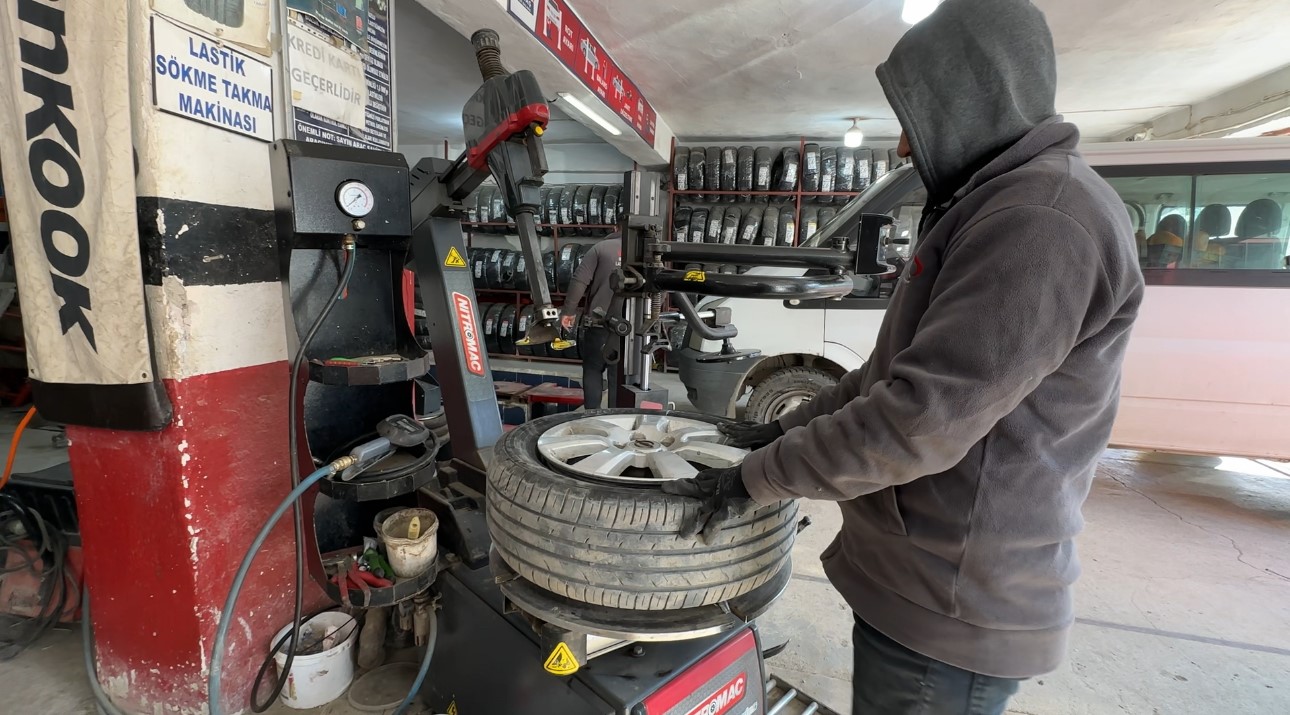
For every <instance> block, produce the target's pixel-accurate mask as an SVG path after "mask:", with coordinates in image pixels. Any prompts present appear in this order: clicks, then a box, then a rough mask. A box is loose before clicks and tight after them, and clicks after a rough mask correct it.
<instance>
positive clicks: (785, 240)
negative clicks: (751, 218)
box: [762, 205, 797, 246]
mask: <svg viewBox="0 0 1290 715" xmlns="http://www.w3.org/2000/svg"><path fill="white" fill-rule="evenodd" d="M762 220H763V221H764V220H765V219H762ZM796 239H797V212H796V211H795V210H793V207H792V206H791V205H790V206H785V207H784V208H782V209H780V210H779V232H778V234H777V235H776V237H775V245H777V246H792V245H793V241H794V240H796Z"/></svg>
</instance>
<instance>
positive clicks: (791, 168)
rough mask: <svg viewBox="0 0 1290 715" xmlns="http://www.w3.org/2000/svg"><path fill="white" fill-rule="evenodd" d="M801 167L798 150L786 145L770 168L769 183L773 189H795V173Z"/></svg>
mask: <svg viewBox="0 0 1290 715" xmlns="http://www.w3.org/2000/svg"><path fill="white" fill-rule="evenodd" d="M800 168H801V156H800V152H798V150H797V149H795V148H793V147H788V148H787V149H785V150H784V151H782V152H780V155H779V158H778V159H776V160H775V166H774V169H773V170H772V174H773V175H772V177H771V185H772V186H773V188H774V190H775V191H797V174H798V169H800Z"/></svg>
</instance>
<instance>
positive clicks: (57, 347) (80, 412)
mask: <svg viewBox="0 0 1290 715" xmlns="http://www.w3.org/2000/svg"><path fill="white" fill-rule="evenodd" d="M128 34H129V33H128V26H127V9H126V3H120V2H54V1H53V0H16V2H6V3H4V5H3V7H0V53H2V54H3V61H2V62H0V82H2V83H3V85H4V86H6V87H10V88H12V89H11V91H6V92H0V126H4V127H6V130H5V131H4V132H0V163H2V164H3V166H4V167H5V180H6V181H5V193H6V198H7V200H8V209H9V220H10V228H11V229H12V230H11V236H12V239H13V252H14V262H15V265H16V267H17V273H18V290H19V293H20V295H21V296H22V308H23V329H24V332H25V334H26V342H27V366H28V372H29V375H30V377H31V379H32V389H33V394H34V396H35V399H36V405H37V407H38V408H39V409H40V412H41V414H42V415H43V416H44V417H46V418H48V419H52V420H56V421H64V422H69V423H72V424H78V425H87V426H93V427H111V428H117V429H156V428H159V427H161V426H162V425H163V424H164V423H165V422H166V421H168V419H169V413H170V408H169V403H168V402H167V401H166V397H165V392H164V390H162V389H161V387H160V384H159V383H158V382H157V381H156V370H155V368H154V365H153V360H152V352H151V344H150V341H149V334H148V320H147V313H146V312H145V307H144V290H143V277H142V272H143V269H142V262H141V260H140V256H139V233H138V216H137V213H136V205H135V193H134V158H133V152H132V147H131V140H130V138H131V135H132V132H131V126H130V86H129V76H130V73H129V71H128V70H129V61H128V60H129V57H128V52H129V42H128Z"/></svg>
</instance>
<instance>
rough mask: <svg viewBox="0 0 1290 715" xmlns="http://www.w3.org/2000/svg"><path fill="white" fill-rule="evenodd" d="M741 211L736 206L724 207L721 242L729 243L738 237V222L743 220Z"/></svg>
mask: <svg viewBox="0 0 1290 715" xmlns="http://www.w3.org/2000/svg"><path fill="white" fill-rule="evenodd" d="M743 217H744V216H743V211H741V210H740V209H739V207H738V206H731V207H730V208H727V209H726V216H725V218H724V219H722V221H721V242H722V243H726V244H730V243H734V242H735V240H736V239H738V238H739V222H740V221H742V220H743Z"/></svg>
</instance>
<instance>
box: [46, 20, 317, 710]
mask: <svg viewBox="0 0 1290 715" xmlns="http://www.w3.org/2000/svg"><path fill="white" fill-rule="evenodd" d="M128 8H129V13H130V20H129V42H130V47H131V49H130V78H131V82H130V93H129V98H128V99H129V106H128V107H127V106H122V107H121V111H128V112H130V114H131V118H132V125H133V135H134V136H133V143H134V148H135V151H136V152H137V161H138V168H137V171H138V176H137V182H136V184H137V193H138V197H139V198H138V214H139V231H140V238H141V242H142V247H143V264H144V282H145V285H146V297H147V306H148V310H149V313H150V320H151V326H152V331H153V334H152V344H153V349H154V351H155V355H156V362H157V369H158V374H159V375H160V377H161V378H162V380H163V382H164V385H165V389H166V392H167V393H168V395H169V398H170V401H171V403H172V405H173V408H174V416H173V419H172V421H171V423H170V424H169V426H167V427H166V428H165V429H163V430H161V431H160V432H123V431H111V430H102V429H90V428H83V427H80V428H70V429H69V430H68V435H69V437H70V439H71V444H72V446H71V465H72V471H73V474H74V478H75V484H76V497H77V504H78V507H79V511H80V521H81V527H82V532H83V537H84V544H85V557H86V570H87V581H88V587H89V589H90V592H91V594H92V598H93V621H94V630H95V638H96V646H97V653H98V668H99V675H100V680H101V682H102V684H103V686H104V687H105V689H106V690H107V692H108V694H109V695H110V696H111V697H112V699H113V700H114V701H115V702H116V703H117V704H118V706H120V707H121V708H122V709H124V710H125V711H126V712H133V713H182V714H185V715H187V714H194V715H196V714H197V713H204V712H206V693H207V688H206V681H207V676H208V674H209V668H208V666H209V663H210V660H211V646H212V640H213V638H214V634H215V630H216V626H217V623H218V621H219V619H220V618H221V617H231V618H233V619H234V625H233V627H232V630H231V638H230V642H229V653H228V656H227V658H226V660H225V664H226V669H225V672H224V676H223V677H224V680H223V682H224V692H225V693H226V695H227V698H228V699H227V701H226V702H225V703H223V709H224V711H225V712H228V713H233V712H238V711H240V710H242V709H244V708H246V705H247V701H248V697H249V691H250V686H251V680H252V678H253V677H254V675H255V673H256V669H257V668H258V666H259V664H260V661H261V660H262V658H263V657H264V655H265V653H266V651H267V647H268V641H269V639H270V638H271V637H272V635H273V634H274V633H275V632H276V631H277V630H278V629H279V628H281V627H282V626H283V624H284V623H285V622H286V621H287V619H289V618H290V613H291V607H292V591H291V586H290V584H291V580H292V578H293V577H294V561H293V553H294V551H293V540H292V533H291V525H290V518H289V517H288V518H286V519H283V521H282V523H281V524H280V526H279V528H278V529H277V531H276V532H274V534H273V537H272V538H271V539H270V540H269V541H268V542H267V543H266V545H265V547H264V549H263V551H262V552H261V554H260V557H259V560H258V561H257V562H256V566H255V568H254V569H252V571H251V572H250V576H249V578H248V580H247V582H246V588H245V591H244V593H243V596H242V599H241V602H240V604H239V607H238V610H237V612H236V613H235V614H223V613H221V609H222V607H223V602H224V599H225V597H226V595H227V593H228V590H229V586H230V582H231V580H232V577H233V574H234V571H235V570H236V568H237V566H238V563H239V561H240V559H241V557H242V555H243V553H244V551H245V550H246V548H247V547H248V545H249V544H250V542H251V540H252V538H253V537H254V535H255V533H256V532H257V531H258V530H259V528H260V527H261V525H262V524H263V522H264V521H265V519H266V517H267V516H268V515H269V513H270V512H271V511H272V510H273V508H274V507H276V506H277V504H278V503H279V502H280V501H281V499H282V498H283V497H284V496H285V495H286V493H287V492H288V491H289V490H290V486H291V485H290V476H289V472H288V463H287V382H288V365H287V337H286V336H287V332H286V331H287V323H286V320H285V318H284V289H283V285H282V284H281V283H280V277H281V276H280V271H279V264H278V258H277V248H276V242H277V238H276V228H275V225H274V219H273V211H272V209H273V206H272V191H271V189H270V176H269V153H270V149H269V145H268V144H267V143H265V142H262V141H257V140H256V139H254V138H250V137H246V136H240V135H238V134H235V133H232V132H229V131H225V130H222V129H219V128H215V127H212V126H208V125H205V124H201V123H198V122H196V121H192V120H189V119H185V118H181V117H178V116H175V115H172V114H166V113H162V112H160V111H158V110H157V109H156V108H155V107H154V106H153V98H152V71H151V60H152V55H151V42H150V39H149V38H150V25H149V22H150V17H151V13H150V11H149V3H148V2H147V0H130V1H129V3H128ZM265 59H266V60H268V61H270V62H271V63H273V64H274V71H275V76H276V75H277V73H280V72H281V71H282V65H281V62H280V61H279V60H278V59H277V58H276V56H275V57H270V58H265ZM276 99H277V102H278V104H279V105H282V104H283V103H282V97H281V96H280V95H279V96H277V97H276ZM274 115H275V120H276V122H277V124H278V131H277V136H279V137H281V136H282V134H283V132H282V126H283V116H284V112H283V108H282V106H275V108H274ZM122 141H128V138H123V139H122ZM305 586H306V588H309V589H310V590H309V591H308V592H307V593H308V594H309V595H310V596H311V598H310V600H311V601H316V600H317V596H318V594H319V593H320V591H318V590H317V589H316V588H314V587H313V586H312V584H311V583H308V582H307V583H306V584H305Z"/></svg>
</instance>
